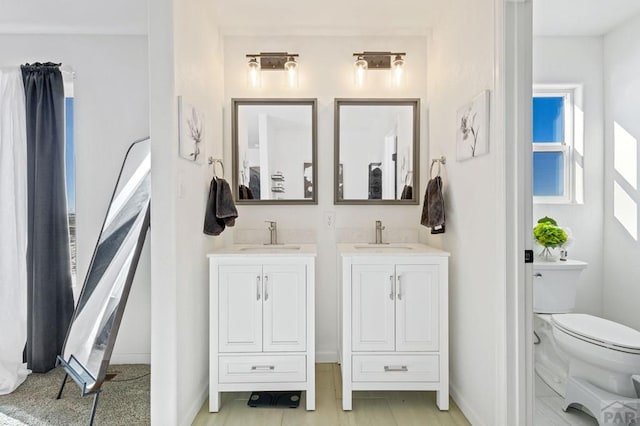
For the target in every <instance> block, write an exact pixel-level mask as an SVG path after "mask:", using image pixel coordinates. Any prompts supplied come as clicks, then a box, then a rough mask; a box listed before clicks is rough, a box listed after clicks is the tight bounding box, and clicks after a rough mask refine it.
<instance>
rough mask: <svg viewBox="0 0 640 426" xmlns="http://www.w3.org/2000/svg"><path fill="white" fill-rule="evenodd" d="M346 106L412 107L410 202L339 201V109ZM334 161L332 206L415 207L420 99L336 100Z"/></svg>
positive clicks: (417, 195)
mask: <svg viewBox="0 0 640 426" xmlns="http://www.w3.org/2000/svg"><path fill="white" fill-rule="evenodd" d="M343 105H344V106H346V105H366V106H376V105H381V106H402V105H408V106H412V107H413V176H414V179H413V191H412V192H413V194H412V195H413V197H412V199H410V200H365V199H362V200H354V199H351V200H349V199H347V200H345V199H340V198H338V193H339V186H338V185H339V182H338V179H339V176H338V175H339V167H340V166H339V165H340V107H341V106H343ZM333 117H334V126H333V131H334V136H333V139H334V161H333V204H360V205H361V204H365V205H394V206H397V205H416V204H418V203H419V201H420V99H418V98H388V99H384V98H381V99H375V98H362V99H358V98H336V99H335V101H334V112H333Z"/></svg>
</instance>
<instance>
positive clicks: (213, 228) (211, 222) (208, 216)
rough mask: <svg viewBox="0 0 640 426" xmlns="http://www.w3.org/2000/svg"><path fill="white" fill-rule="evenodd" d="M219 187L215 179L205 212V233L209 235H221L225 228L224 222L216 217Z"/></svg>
mask: <svg viewBox="0 0 640 426" xmlns="http://www.w3.org/2000/svg"><path fill="white" fill-rule="evenodd" d="M217 186H218V185H217V184H216V180H215V179H213V180H212V181H211V185H210V186H209V198H207V208H206V209H205V212H204V230H203V232H204V233H205V234H207V235H220V234H221V233H222V231H224V228H225V224H224V220H222V219H218V218H217V217H216V200H217V196H216V194H217V189H218V188H217Z"/></svg>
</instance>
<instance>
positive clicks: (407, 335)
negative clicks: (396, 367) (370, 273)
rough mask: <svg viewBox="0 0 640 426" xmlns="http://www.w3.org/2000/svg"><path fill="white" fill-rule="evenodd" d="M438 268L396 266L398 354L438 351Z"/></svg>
mask: <svg viewBox="0 0 640 426" xmlns="http://www.w3.org/2000/svg"><path fill="white" fill-rule="evenodd" d="M438 272H439V271H438V266H437V265H397V266H396V351H399V352H401V351H403V352H410V351H437V350H438V338H439V335H438V318H439V311H438V306H439V298H438V290H439V286H438V276H439V274H438Z"/></svg>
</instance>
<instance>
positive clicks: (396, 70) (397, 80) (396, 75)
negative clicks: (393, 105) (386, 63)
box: [392, 55, 404, 87]
mask: <svg viewBox="0 0 640 426" xmlns="http://www.w3.org/2000/svg"><path fill="white" fill-rule="evenodd" d="M403 74H404V59H402V56H400V55H397V56H396V57H395V59H394V60H393V77H392V78H393V85H394V86H395V87H401V86H402V80H403Z"/></svg>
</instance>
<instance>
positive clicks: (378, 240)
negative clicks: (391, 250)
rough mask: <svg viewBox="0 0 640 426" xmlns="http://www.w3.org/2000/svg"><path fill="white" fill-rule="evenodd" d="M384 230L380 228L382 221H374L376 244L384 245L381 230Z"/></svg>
mask: <svg viewBox="0 0 640 426" xmlns="http://www.w3.org/2000/svg"><path fill="white" fill-rule="evenodd" d="M383 229H385V227H384V226H382V221H381V220H376V244H384V243H383V242H382V230H383Z"/></svg>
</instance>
